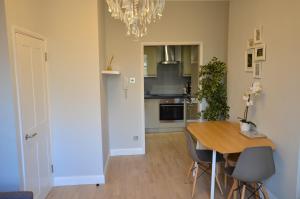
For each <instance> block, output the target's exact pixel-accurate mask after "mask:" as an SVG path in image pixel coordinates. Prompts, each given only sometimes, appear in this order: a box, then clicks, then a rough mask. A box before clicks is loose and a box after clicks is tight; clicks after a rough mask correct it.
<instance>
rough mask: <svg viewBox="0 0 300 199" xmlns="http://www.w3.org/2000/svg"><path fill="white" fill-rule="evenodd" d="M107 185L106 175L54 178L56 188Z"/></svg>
mask: <svg viewBox="0 0 300 199" xmlns="http://www.w3.org/2000/svg"><path fill="white" fill-rule="evenodd" d="M85 184H105V177H104V175H95V176H70V177H54V186H69V185H85Z"/></svg>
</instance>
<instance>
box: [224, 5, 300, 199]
mask: <svg viewBox="0 0 300 199" xmlns="http://www.w3.org/2000/svg"><path fill="white" fill-rule="evenodd" d="M299 8H300V1H298V0H288V1H274V0H232V1H231V3H230V19H229V23H230V25H229V42H228V45H229V48H228V100H229V105H230V106H231V110H230V115H231V119H232V120H236V118H237V117H238V116H241V115H242V112H243V110H244V103H243V100H242V97H241V96H242V95H243V93H244V92H245V90H246V89H247V87H248V86H250V84H251V82H252V81H253V78H252V74H251V73H246V72H244V52H245V50H246V41H247V39H249V38H251V37H253V31H254V28H255V27H256V26H259V25H263V40H264V42H265V43H266V46H267V49H266V55H267V61H266V62H264V63H263V79H261V83H262V85H263V95H262V96H261V97H259V98H258V100H257V101H256V103H255V106H254V107H253V108H251V111H250V119H251V120H253V121H254V122H255V123H256V124H257V125H258V129H259V131H261V132H263V133H265V134H266V135H267V136H268V137H269V138H271V139H272V140H273V141H274V143H275V144H276V151H275V154H274V156H275V162H276V174H275V175H274V176H273V177H272V178H271V179H269V180H268V181H267V188H268V189H269V190H270V191H271V192H272V193H273V194H274V195H275V196H276V197H277V198H278V199H281V198H290V199H294V198H299V196H298V197H297V196H296V190H297V171H298V164H299V161H298V157H299V155H298V153H299V139H300V136H299V135H300V134H299V114H300V106H299V101H300V93H299V85H300V78H299V74H300V67H299V64H300V62H299V54H300V50H299V46H300V40H299V35H300V21H299V18H300V13H299ZM298 187H299V184H298Z"/></svg>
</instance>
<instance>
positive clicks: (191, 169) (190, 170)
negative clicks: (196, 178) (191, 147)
mask: <svg viewBox="0 0 300 199" xmlns="http://www.w3.org/2000/svg"><path fill="white" fill-rule="evenodd" d="M194 164H195V162H194V161H193V162H192V165H191V166H190V168H189V171H188V173H187V175H186V181H188V179H189V177H190V175H191V173H192V171H193V167H194Z"/></svg>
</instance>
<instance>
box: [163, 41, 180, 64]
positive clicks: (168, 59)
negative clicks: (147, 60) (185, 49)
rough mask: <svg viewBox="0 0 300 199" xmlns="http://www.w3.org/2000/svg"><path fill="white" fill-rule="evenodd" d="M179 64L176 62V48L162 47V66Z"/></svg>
mask: <svg viewBox="0 0 300 199" xmlns="http://www.w3.org/2000/svg"><path fill="white" fill-rule="evenodd" d="M179 62H180V61H178V60H176V46H167V45H166V46H162V61H161V63H162V64H177V63H179Z"/></svg>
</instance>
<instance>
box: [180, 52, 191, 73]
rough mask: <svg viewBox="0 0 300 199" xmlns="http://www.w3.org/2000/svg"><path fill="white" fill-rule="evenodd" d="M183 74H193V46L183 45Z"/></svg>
mask: <svg viewBox="0 0 300 199" xmlns="http://www.w3.org/2000/svg"><path fill="white" fill-rule="evenodd" d="M181 52H182V75H183V76H191V75H192V63H191V55H192V54H191V46H183V47H182V50H181Z"/></svg>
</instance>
